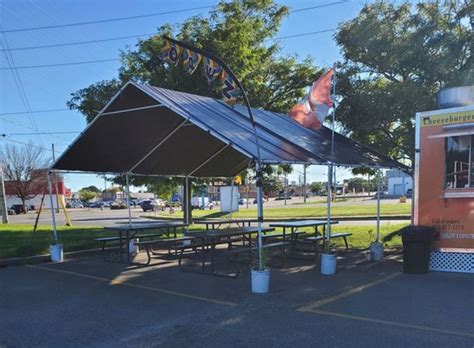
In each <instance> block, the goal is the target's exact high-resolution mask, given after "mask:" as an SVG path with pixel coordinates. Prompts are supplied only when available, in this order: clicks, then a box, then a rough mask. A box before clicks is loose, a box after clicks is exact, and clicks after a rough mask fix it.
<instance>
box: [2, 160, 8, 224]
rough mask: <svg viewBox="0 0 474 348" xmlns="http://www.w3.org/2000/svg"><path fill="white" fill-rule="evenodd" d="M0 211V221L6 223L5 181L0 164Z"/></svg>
mask: <svg viewBox="0 0 474 348" xmlns="http://www.w3.org/2000/svg"><path fill="white" fill-rule="evenodd" d="M0 211H1V213H2V223H4V224H8V211H7V196H6V194H5V182H4V180H3V168H2V165H1V164H0Z"/></svg>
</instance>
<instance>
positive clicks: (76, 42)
mask: <svg viewBox="0 0 474 348" xmlns="http://www.w3.org/2000/svg"><path fill="white" fill-rule="evenodd" d="M336 30H337V29H336V28H334V29H325V30H319V31H311V32H308V33H301V34H295V35H287V36H280V37H276V38H272V39H269V40H272V41H275V40H286V39H291V38H294V37H300V36H308V35H315V34H322V33H327V32H332V31H336ZM155 35H157V34H156V33H147V34H136V35H128V36H118V37H111V38H107V39H98V40H88V41H73V42H63V43H59V44H51V45H42V46H25V47H16V48H10V49H9V50H10V51H25V50H34V49H42V48H54V47H67V46H77V45H87V44H92V43H101V42H109V41H118V40H125V39H133V38H138V37H143V38H149V37H152V36H155ZM2 51H3V52H4V51H6V50H5V49H2V50H0V52H2Z"/></svg>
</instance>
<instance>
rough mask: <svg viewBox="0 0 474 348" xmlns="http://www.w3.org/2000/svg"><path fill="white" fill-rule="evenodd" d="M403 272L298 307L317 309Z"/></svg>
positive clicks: (307, 309)
mask: <svg viewBox="0 0 474 348" xmlns="http://www.w3.org/2000/svg"><path fill="white" fill-rule="evenodd" d="M401 274H402V273H398V272H397V273H394V274H391V275H389V276H387V277H385V278H381V279H378V280H375V281H373V282H370V283H367V284H364V285H361V286H357V287H355V288H352V289H349V290H347V291H344V292H342V293H340V294H339V295H336V296H332V297H329V298H325V299H322V300H318V301H314V302H310V303H308V304H306V305H304V306H303V307H300V308H298V309H297V310H298V311H300V312H308V311H313V310H315V309H316V308H319V307H321V306H324V305H327V304H329V303H332V302H335V301H338V300H340V299H342V298H344V297H348V296H351V295H354V294H356V293H358V292H362V291H364V290H365V289H367V288H370V287H372V286H374V285H377V284H380V283H384V282H386V281H388V280H390V279H393V278H395V277H398V276H400V275H401Z"/></svg>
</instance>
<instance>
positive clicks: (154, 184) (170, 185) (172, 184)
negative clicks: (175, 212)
mask: <svg viewBox="0 0 474 348" xmlns="http://www.w3.org/2000/svg"><path fill="white" fill-rule="evenodd" d="M146 187H147V190H148V192H153V193H154V194H156V195H157V196H158V197H159V198H161V199H164V200H167V201H170V200H171V197H172V196H173V194H174V193H175V192H176V191H177V189H178V183H177V181H176V180H173V178H167V177H158V178H149V179H148V180H147V183H146Z"/></svg>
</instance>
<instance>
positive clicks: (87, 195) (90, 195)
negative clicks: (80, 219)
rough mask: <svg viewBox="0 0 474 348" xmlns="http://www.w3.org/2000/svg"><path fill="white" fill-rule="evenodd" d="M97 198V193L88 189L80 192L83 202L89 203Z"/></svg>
mask: <svg viewBox="0 0 474 348" xmlns="http://www.w3.org/2000/svg"><path fill="white" fill-rule="evenodd" d="M96 197H97V192H94V191H90V190H88V189H86V188H83V189H81V190H79V199H80V200H81V201H83V202H89V201H90V200H91V199H94V198H96Z"/></svg>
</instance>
